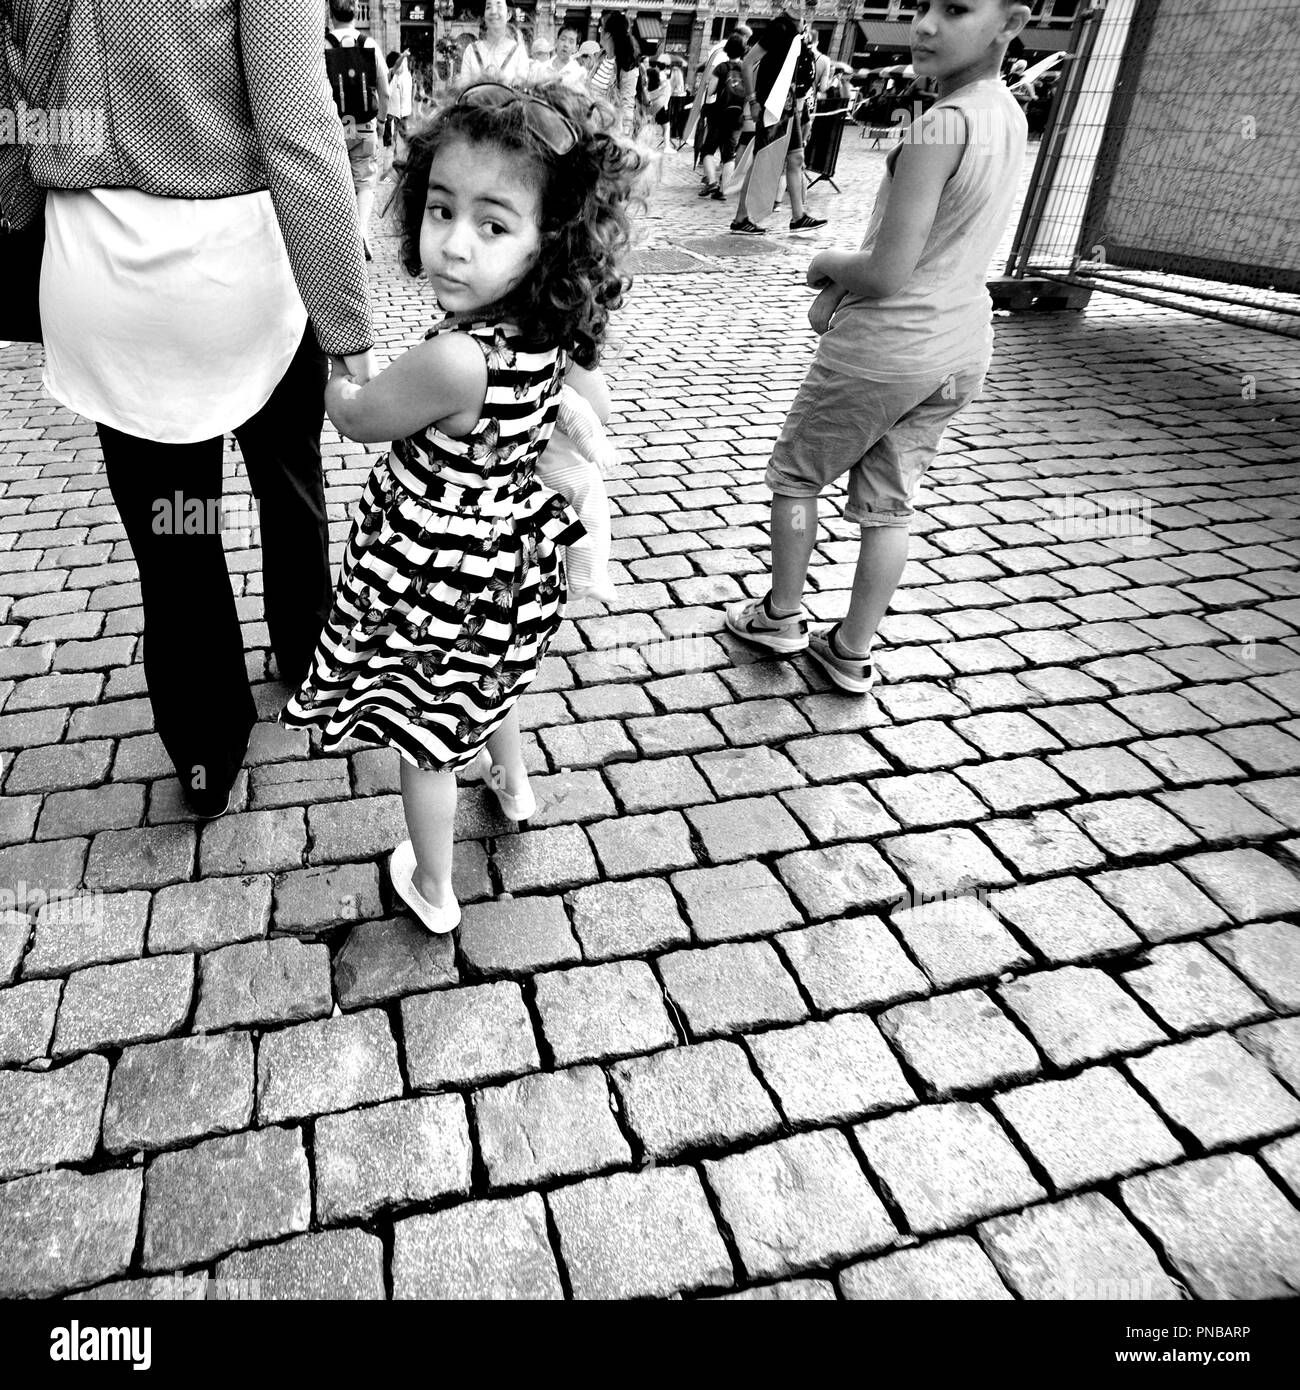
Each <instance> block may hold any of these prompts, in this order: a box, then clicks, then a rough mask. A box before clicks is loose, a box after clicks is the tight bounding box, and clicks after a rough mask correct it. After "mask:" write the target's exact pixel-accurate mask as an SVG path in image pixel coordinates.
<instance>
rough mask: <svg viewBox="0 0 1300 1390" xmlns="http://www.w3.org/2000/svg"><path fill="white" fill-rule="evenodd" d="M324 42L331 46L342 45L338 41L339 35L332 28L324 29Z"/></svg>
mask: <svg viewBox="0 0 1300 1390" xmlns="http://www.w3.org/2000/svg"><path fill="white" fill-rule="evenodd" d="M325 42H326V43H327V44H329V45H330V47H331V48H342V47H343V44H342V43H341V42H340V41H339V36H338V35H337V34H336V33H335V32H334V30H333V29H326V30H325Z"/></svg>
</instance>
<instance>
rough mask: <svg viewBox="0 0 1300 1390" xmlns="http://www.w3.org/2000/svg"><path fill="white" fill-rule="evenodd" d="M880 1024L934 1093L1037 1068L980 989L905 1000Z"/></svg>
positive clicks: (973, 1087)
mask: <svg viewBox="0 0 1300 1390" xmlns="http://www.w3.org/2000/svg"><path fill="white" fill-rule="evenodd" d="M880 1026H881V1029H882V1030H883V1031H884V1034H885V1036H886V1037H887V1038H888V1039H889V1040H890V1042H892V1043H893V1045H894V1046H895V1047H896V1048H897V1049H898V1051H899V1052H900V1053H901V1055H902V1057H903V1059H904V1061H906V1062H907V1064H908V1066H909V1067H911V1069H912V1070H913V1071H914V1072H916V1074H917V1075H918V1076H919V1077H920V1078H921V1079H922V1081H924V1082H925V1083H926V1085H927V1086H928V1087H929V1088H930V1091H931V1093H932V1094H933V1095H936V1096H948V1095H952V1094H953V1093H954V1092H960V1091H982V1090H986V1089H991V1088H992V1087H994V1086H999V1085H1003V1084H1005V1083H1007V1082H1012V1081H1023V1080H1025V1079H1026V1078H1028V1077H1032V1076H1034V1075H1035V1074H1036V1073H1037V1072H1038V1070H1039V1060H1038V1054H1037V1052H1035V1051H1034V1049H1033V1047H1032V1046H1031V1045H1030V1044H1029V1042H1027V1041H1026V1039H1025V1038H1024V1036H1023V1035H1022V1034H1021V1033H1019V1032H1018V1031H1017V1030H1016V1028H1015V1027H1014V1026H1013V1025H1012V1024H1011V1022H1010V1021H1009V1020H1008V1019H1007V1017H1006V1015H1005V1014H1003V1013H1002V1012H1001V1010H999V1009H998V1007H997V1005H996V1004H994V1003H993V1001H992V1000H991V999H990V998H989V997H988V996H987V995H986V994H982V993H980V991H979V990H966V991H963V992H962V993H959V994H944V995H941V996H939V997H938V998H935V999H921V1000H918V1001H917V1002H916V1003H912V1004H902V1005H900V1006H899V1007H898V1008H894V1009H890V1010H889V1012H888V1013H886V1014H882V1015H881V1018H880Z"/></svg>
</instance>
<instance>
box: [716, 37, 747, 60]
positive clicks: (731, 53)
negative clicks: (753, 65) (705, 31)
mask: <svg viewBox="0 0 1300 1390" xmlns="http://www.w3.org/2000/svg"><path fill="white" fill-rule="evenodd" d="M722 51H723V52H724V53H725V54H726V55H727V57H728V58H732V59H735V58H743V57H744V56H745V40H744V39H742V38H741V37H740V35H739V34H732V35H731V36H730V38H728V39H727V43H726V47H725V48H724V49H723V50H722Z"/></svg>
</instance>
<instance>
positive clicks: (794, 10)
mask: <svg viewBox="0 0 1300 1390" xmlns="http://www.w3.org/2000/svg"><path fill="white" fill-rule="evenodd" d="M816 3H817V0H781V13H780V14H778V15H777V16H776V18H775V19H773V20H771V22H770V23H769V24H768V26H767V28H766V29H764V30H763V32H762V34H760V35H759V37H758V39H757V41H756V42H757V46H758V47H759V48H761V49H762V50H763V56H762V58H761V59H760V60H759V62H758V65H757V68H756V70H755V76H754V90H755V95H754V102H753V109H754V162H753V164H752V165H750V169H749V173H748V175H747V176H746V178H745V186H744V188H743V189H742V190H741V193H740V205H739V207H738V208H737V209H736V217H735V220H734V221H733V222H732V224H731V230H732V231H733V232H735V233H737V234H738V235H741V236H762V235H763V234H764V233H765V232H766V230H767V228H766V227H763V226H761V225H760V223H761V222H763V221H765V220H766V219H767V218H768V217H769V216H770V215H771V213H772V210H773V209H774V208H775V206H776V204H777V201H778V198H777V190H778V188H779V184H780V178H781V175H782V173H784V175H785V181H786V189H787V191H788V192H789V195H790V230H791V231H792V232H811V231H815V230H816V229H817V228H819V227H824V226H825V225H826V219H825V218H824V217H814V216H813V215H812V214H811V213H809V212H808V211H807V210H806V209H805V207H804V197H803V195H804V176H803V146H804V134H805V130H806V127H807V124H808V122H807V118H806V116H805V114H804V109H805V106H806V104H807V98H808V94H809V92H811V91H812V88H813V82H814V80H815V77H816V68H815V66H814V63H813V55H812V52H811V50H810V49H809V47H808V45H807V43H806V42H805V41H804V37H803V29H804V19H803V11H804V10H805V8H806V9H807V10H808V11H809V12H810V13H811V11H812V10H813V9H815V7H816ZM795 45H798V47H797V48H794V46H795ZM792 48H794V55H793V59H794V61H793V71H792V72H791V69H790V68H789V67H787V63H786V60H787V58H788V57H790V55H791V49H792ZM774 92H775V94H776V105H775V106H774V108H773V109H772V110H770V111H769V110H767V109H766V108H767V107H768V104H769V99H770V98H772V96H773V93H774ZM769 147H770V148H769ZM764 151H767V154H766V156H765V155H764ZM755 217H757V219H758V220H757V221H755V220H754V219H755Z"/></svg>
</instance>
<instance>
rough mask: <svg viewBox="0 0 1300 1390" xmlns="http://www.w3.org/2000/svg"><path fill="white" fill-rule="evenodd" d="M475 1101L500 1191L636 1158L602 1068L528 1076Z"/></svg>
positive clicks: (492, 1179) (491, 1174) (491, 1175)
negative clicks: (618, 1121) (616, 1115)
mask: <svg viewBox="0 0 1300 1390" xmlns="http://www.w3.org/2000/svg"><path fill="white" fill-rule="evenodd" d="M473 1103H474V1118H475V1121H476V1123H477V1128H478V1142H479V1148H480V1151H481V1152H482V1155H483V1163H484V1166H485V1167H486V1169H487V1173H488V1182H489V1184H490V1185H491V1186H492V1187H494V1188H501V1187H524V1186H528V1185H530V1184H533V1183H539V1182H546V1181H547V1180H548V1179H550V1178H558V1177H570V1176H574V1175H578V1174H583V1173H594V1172H599V1171H600V1170H601V1169H603V1168H611V1167H617V1166H621V1165H625V1164H627V1163H629V1162H630V1161H631V1158H632V1152H631V1150H630V1149H629V1148H628V1146H627V1140H626V1139H624V1138H623V1136H622V1134H621V1133H620V1132H619V1128H618V1125H617V1124H616V1123H615V1120H614V1115H613V1112H612V1110H611V1108H610V1103H609V1086H608V1084H607V1082H606V1080H605V1074H604V1072H602V1071H601V1070H600V1068H599V1067H573V1068H572V1069H570V1070H568V1071H555V1072H546V1073H543V1074H540V1075H537V1076H525V1077H522V1078H521V1079H520V1080H518V1081H510V1082H507V1083H506V1084H505V1085H504V1086H496V1087H493V1088H491V1089H489V1090H482V1091H476V1092H475V1093H474V1102H473Z"/></svg>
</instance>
